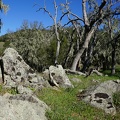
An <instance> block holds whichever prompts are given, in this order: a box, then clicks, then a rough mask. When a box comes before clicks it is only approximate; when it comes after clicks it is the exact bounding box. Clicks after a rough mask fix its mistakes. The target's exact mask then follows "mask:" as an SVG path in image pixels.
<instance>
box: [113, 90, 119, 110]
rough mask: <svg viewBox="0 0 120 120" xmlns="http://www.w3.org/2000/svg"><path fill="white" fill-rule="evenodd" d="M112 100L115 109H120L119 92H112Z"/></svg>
mask: <svg viewBox="0 0 120 120" xmlns="http://www.w3.org/2000/svg"><path fill="white" fill-rule="evenodd" d="M113 102H114V105H115V106H116V108H117V110H119V111H120V92H117V93H114V95H113Z"/></svg>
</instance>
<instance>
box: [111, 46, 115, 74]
mask: <svg viewBox="0 0 120 120" xmlns="http://www.w3.org/2000/svg"><path fill="white" fill-rule="evenodd" d="M115 53H116V49H115V47H114V48H113V51H112V69H111V74H112V75H113V74H115V64H116V60H115V58H116V55H115Z"/></svg>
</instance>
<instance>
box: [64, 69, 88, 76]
mask: <svg viewBox="0 0 120 120" xmlns="http://www.w3.org/2000/svg"><path fill="white" fill-rule="evenodd" d="M65 72H66V73H67V74H76V75H83V76H86V74H85V73H82V72H79V71H74V70H70V69H65Z"/></svg>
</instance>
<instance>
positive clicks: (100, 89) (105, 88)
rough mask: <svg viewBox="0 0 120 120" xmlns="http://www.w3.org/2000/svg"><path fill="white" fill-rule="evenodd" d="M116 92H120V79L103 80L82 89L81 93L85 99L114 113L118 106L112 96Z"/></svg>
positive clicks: (107, 111)
mask: <svg viewBox="0 0 120 120" xmlns="http://www.w3.org/2000/svg"><path fill="white" fill-rule="evenodd" d="M116 92H120V80H110V81H106V82H103V83H101V84H98V85H95V86H92V87H90V88H88V89H86V90H84V92H83V91H82V93H80V94H81V96H82V99H83V101H85V102H87V103H89V104H91V105H93V106H95V107H97V108H100V109H103V110H104V111H105V112H106V113H109V114H112V115H114V114H116V108H115V106H114V104H113V98H112V96H113V94H114V93H116Z"/></svg>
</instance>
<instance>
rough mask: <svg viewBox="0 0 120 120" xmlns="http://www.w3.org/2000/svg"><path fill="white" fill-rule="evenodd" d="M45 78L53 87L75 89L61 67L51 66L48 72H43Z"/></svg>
mask: <svg viewBox="0 0 120 120" xmlns="http://www.w3.org/2000/svg"><path fill="white" fill-rule="evenodd" d="M43 74H44V75H43V78H44V79H47V80H48V81H49V83H50V84H51V85H53V86H57V87H62V88H73V85H72V83H71V82H70V80H69V78H68V76H67V75H66V73H65V70H64V69H63V67H62V66H61V65H57V66H50V67H49V69H48V70H46V71H44V72H43Z"/></svg>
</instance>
